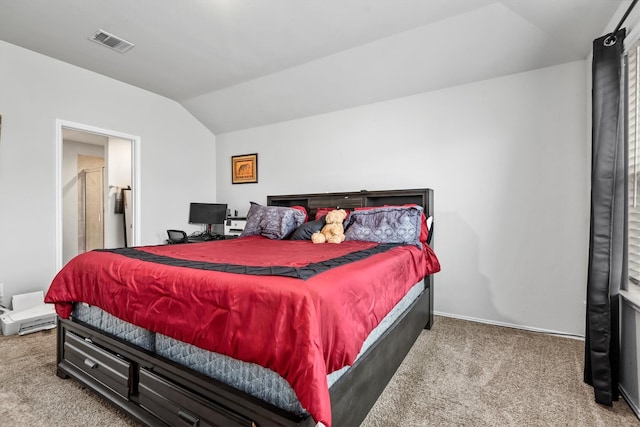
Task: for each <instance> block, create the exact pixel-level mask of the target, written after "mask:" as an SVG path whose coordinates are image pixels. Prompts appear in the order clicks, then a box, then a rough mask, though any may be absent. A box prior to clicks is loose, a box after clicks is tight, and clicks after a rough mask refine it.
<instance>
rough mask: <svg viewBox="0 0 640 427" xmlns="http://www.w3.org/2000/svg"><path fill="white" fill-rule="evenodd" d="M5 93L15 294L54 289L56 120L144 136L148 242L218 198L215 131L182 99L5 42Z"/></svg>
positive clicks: (1, 186) (6, 229)
mask: <svg viewBox="0 0 640 427" xmlns="http://www.w3.org/2000/svg"><path fill="white" fill-rule="evenodd" d="M104 54H105V55H115V54H117V53H114V52H109V51H107V50H105V52H104ZM0 93H1V94H2V96H0V114H2V136H1V138H2V139H1V141H0V200H1V202H0V203H1V209H0V236H1V238H0V281H1V282H3V283H4V285H5V286H4V288H5V294H6V295H8V296H11V295H14V294H17V293H23V292H28V291H33V290H40V289H43V290H46V289H47V288H48V286H49V284H50V282H51V279H52V278H53V276H54V275H55V273H56V271H55V270H56V259H55V258H56V256H55V254H56V247H55V245H56V243H55V224H56V194H55V182H56V176H55V174H56V171H55V168H56V152H55V151H56V150H55V147H56V120H57V119H60V120H65V121H69V122H74V123H81V124H85V125H89V126H94V127H97V128H101V129H108V130H112V131H116V132H121V133H126V134H130V135H136V136H139V137H140V138H141V159H140V168H141V170H140V174H141V177H142V178H141V184H140V188H139V189H138V190H139V191H140V192H141V206H140V212H139V214H140V215H141V233H140V235H141V241H140V242H139V243H140V244H156V243H161V242H162V241H163V240H164V239H165V238H166V229H167V228H174V227H180V226H182V225H185V224H186V222H187V217H186V215H187V214H186V211H187V209H188V207H187V206H188V203H189V201H191V200H194V199H212V198H213V199H215V195H216V189H215V185H216V176H215V170H214V165H215V159H216V153H215V136H214V135H213V134H212V133H211V132H210V131H209V130H208V129H206V128H205V127H204V126H202V124H201V123H199V122H198V121H197V120H195V119H194V118H193V116H191V115H190V114H189V113H187V112H186V110H185V109H184V108H183V107H182V106H180V105H179V104H178V103H176V102H173V101H171V100H168V99H166V98H163V97H160V96H157V95H155V94H152V93H150V92H147V91H144V90H141V89H138V88H134V87H132V86H130V85H126V84H123V83H121V82H118V81H115V80H113V79H109V78H106V77H104V76H101V75H99V74H96V73H93V72H90V71H87V70H83V69H80V68H77V67H74V66H71V65H69V64H66V63H63V62H60V61H56V60H54V59H51V58H49V57H46V56H43V55H40V54H37V53H34V52H31V51H29V50H26V49H22V48H19V47H16V46H14V45H11V44H8V43H5V42H0ZM34 230H37V233H35V234H34Z"/></svg>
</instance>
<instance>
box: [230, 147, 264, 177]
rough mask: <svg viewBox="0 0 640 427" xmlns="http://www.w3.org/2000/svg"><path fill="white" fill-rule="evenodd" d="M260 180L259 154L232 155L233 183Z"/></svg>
mask: <svg viewBox="0 0 640 427" xmlns="http://www.w3.org/2000/svg"><path fill="white" fill-rule="evenodd" d="M253 182H258V154H257V153H254V154H243V155H241V156H231V183H232V184H249V183H253Z"/></svg>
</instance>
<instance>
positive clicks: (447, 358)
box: [0, 317, 640, 427]
mask: <svg viewBox="0 0 640 427" xmlns="http://www.w3.org/2000/svg"><path fill="white" fill-rule="evenodd" d="M583 345H584V343H583V342H582V341H579V340H573V339H568V338H561V337H554V336H548V335H543V334H536V333H531V332H524V331H519V330H514V329H508V328H501V327H497V326H489V325H483V324H479V323H473V322H467V321H462V320H455V319H449V318H445V317H437V318H436V322H435V325H434V327H433V329H432V330H430V331H424V332H423V333H422V335H421V336H420V337H419V339H418V341H417V342H416V344H415V345H414V347H413V348H412V350H411V352H410V353H409V355H408V356H407V358H406V359H405V361H404V363H403V364H402V366H401V367H400V369H399V370H398V372H397V373H396V375H395V376H394V378H393V379H392V381H391V383H389V385H388V386H387V388H386V389H385V391H384V393H383V394H382V395H381V396H380V398H379V399H378V402H377V403H376V405H375V406H374V407H373V409H372V410H371V412H370V413H369V416H368V417H367V418H366V420H365V421H364V423H363V426H364V427H378V426H380V427H382V426H384V427H388V426H640V422H639V421H638V419H637V418H636V417H635V415H634V414H633V412H631V410H630V409H629V407H628V406H627V404H626V403H625V402H624V400H622V399H621V400H620V401H619V402H616V403H615V404H614V406H613V408H608V407H604V406H601V405H598V404H596V403H595V402H594V401H593V390H592V389H591V388H590V387H589V386H587V385H586V384H584V383H583V382H582V366H583ZM0 361H1V362H0V380H1V381H2V387H0V424H1V425H3V426H4V425H6V426H14V425H15V426H113V427H118V426H135V425H137V424H136V423H135V422H133V421H132V420H130V419H128V418H127V417H126V416H125V415H123V414H121V413H119V412H118V411H117V410H116V409H115V408H114V407H113V406H111V405H110V404H109V403H107V402H105V401H104V400H102V399H101V398H99V397H97V396H96V395H94V394H93V393H91V392H89V391H87V390H85V389H83V388H82V387H81V386H80V385H79V384H78V383H77V382H75V381H73V380H62V379H60V378H58V377H57V376H56V375H55V331H49V332H38V333H35V334H32V335H26V336H24V337H20V336H10V337H4V336H0ZM336 427H341V426H336Z"/></svg>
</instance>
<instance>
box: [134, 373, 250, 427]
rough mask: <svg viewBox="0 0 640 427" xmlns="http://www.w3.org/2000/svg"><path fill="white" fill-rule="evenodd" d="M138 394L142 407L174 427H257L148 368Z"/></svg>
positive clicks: (244, 418) (142, 374)
mask: <svg viewBox="0 0 640 427" xmlns="http://www.w3.org/2000/svg"><path fill="white" fill-rule="evenodd" d="M138 392H139V396H138V397H139V401H140V405H141V406H142V407H144V408H145V409H146V410H148V411H149V412H151V413H153V414H154V415H156V416H157V417H158V418H161V419H163V420H164V421H165V422H166V423H168V424H169V425H172V426H199V427H204V426H225V427H227V426H229V427H236V426H238V427H256V423H255V422H253V421H252V420H250V419H248V418H246V417H244V416H242V415H240V414H238V413H236V412H233V411H231V410H229V409H227V408H225V407H223V406H220V405H217V404H216V403H214V402H211V401H207V400H205V399H203V398H202V397H200V396H198V395H196V394H194V393H192V392H190V391H188V390H186V389H184V388H182V387H180V386H178V385H177V384H174V383H173V382H171V381H169V380H166V379H164V378H162V377H160V376H158V375H156V374H154V373H152V372H150V371H148V370H146V369H144V368H141V369H140V383H139V385H138Z"/></svg>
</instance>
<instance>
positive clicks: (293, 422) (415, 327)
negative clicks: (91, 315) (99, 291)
mask: <svg viewBox="0 0 640 427" xmlns="http://www.w3.org/2000/svg"><path fill="white" fill-rule="evenodd" d="M406 203H415V204H419V205H421V206H423V207H424V210H425V213H426V214H427V215H433V190H431V189H415V190H393V191H360V192H345V193H320V194H299V195H285V196H268V197H267V204H268V205H272V206H294V205H301V206H304V207H305V208H307V210H308V212H310V217H311V218H313V216H314V215H315V211H316V209H317V208H321V207H339V208H345V209H350V208H355V207H361V206H381V205H391V204H392V205H399V204H406ZM424 284H425V290H424V291H423V292H422V294H421V295H420V297H419V298H418V299H417V300H416V301H414V303H413V304H412V305H411V306H410V307H409V308H408V309H407V310H406V311H405V312H404V313H403V314H402V315H401V316H400V317H399V318H398V319H397V320H396V321H395V323H394V324H393V325H392V326H391V327H390V328H389V329H388V330H387V331H386V332H385V333H384V334H383V335H382V336H381V337H380V339H379V340H378V341H377V342H376V343H375V344H373V345H372V346H371V347H370V348H369V349H368V350H367V352H366V353H365V354H364V355H362V357H360V358H359V359H358V360H357V361H356V363H355V364H354V365H353V366H352V367H351V368H350V369H349V370H348V371H347V372H346V373H345V374H344V375H343V376H342V377H341V378H340V379H339V380H338V381H337V382H336V383H335V384H334V385H333V386H332V387H331V389H330V395H331V408H332V417H333V425H334V426H336V427H342V426H357V425H359V424H360V423H361V422H362V420H364V418H365V417H366V415H367V413H368V412H369V410H370V409H371V407H372V406H373V405H374V403H375V402H376V400H377V399H378V397H379V395H380V394H381V393H382V391H383V390H384V388H385V386H386V385H387V383H388V382H389V380H390V379H391V377H392V376H393V375H394V373H395V371H396V370H397V368H398V367H399V366H400V364H401V363H402V360H403V359H404V358H405V356H406V354H407V353H408V352H409V350H410V349H411V347H412V346H413V343H414V342H415V340H416V339H417V338H418V336H419V334H420V331H421V330H422V329H424V328H427V329H430V328H431V326H432V324H433V276H427V277H426V278H425V279H424ZM57 336H58V341H57V344H58V348H57V363H58V365H57V374H58V376H60V377H62V378H67V377H72V378H75V379H76V380H77V381H79V382H80V383H82V384H83V385H85V386H86V387H88V388H90V389H92V390H93V391H95V392H96V393H97V394H98V395H100V396H102V397H103V398H105V399H106V400H108V401H110V402H111V403H112V404H114V405H115V406H116V407H118V408H119V409H121V410H122V411H124V412H126V413H127V414H129V415H130V416H132V417H133V418H135V419H136V420H138V421H140V422H142V423H144V424H147V425H150V426H158V425H170V426H177V425H193V426H207V425H219V426H224V427H227V426H314V425H315V422H314V420H313V419H312V418H311V417H309V416H307V417H299V416H297V415H294V414H291V413H289V412H286V411H284V410H282V409H279V408H277V407H275V406H273V405H270V404H268V403H266V402H264V401H262V400H260V399H257V398H255V397H253V396H250V395H248V394H246V393H243V392H240V391H238V390H236V389H234V388H233V387H230V386H228V385H226V384H223V383H221V382H219V381H216V380H213V379H211V378H209V377H207V376H205V375H202V374H200V373H197V372H195V371H193V370H191V369H188V368H186V367H184V366H182V365H179V364H177V363H175V362H172V361H170V360H167V359H165V358H163V357H160V356H158V355H156V354H154V353H152V352H149V351H146V350H144V349H142V348H140V347H138V346H135V345H132V344H129V343H127V342H126V341H124V340H121V339H119V338H116V337H114V336H112V335H110V334H108V333H105V332H102V331H100V330H98V329H96V328H94V327H91V326H89V325H87V324H84V323H82V322H79V321H73V320H64V319H59V321H58V332H57Z"/></svg>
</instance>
